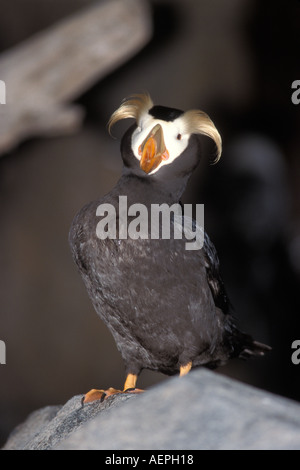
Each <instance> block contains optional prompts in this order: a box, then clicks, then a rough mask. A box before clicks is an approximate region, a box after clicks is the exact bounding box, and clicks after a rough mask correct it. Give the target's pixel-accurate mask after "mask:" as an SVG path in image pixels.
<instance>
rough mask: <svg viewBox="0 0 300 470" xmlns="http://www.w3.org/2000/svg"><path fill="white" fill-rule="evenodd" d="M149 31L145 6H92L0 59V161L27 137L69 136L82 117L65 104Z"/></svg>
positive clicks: (113, 0) (137, 1) (128, 2)
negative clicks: (0, 87) (0, 89)
mask: <svg viewBox="0 0 300 470" xmlns="http://www.w3.org/2000/svg"><path fill="white" fill-rule="evenodd" d="M151 30H152V28H151V16H150V12H149V8H148V5H147V3H146V1H144V0H106V1H97V2H96V3H95V4H94V5H93V6H91V7H89V8H86V9H85V10H83V11H81V12H79V13H76V14H74V15H73V16H72V17H69V18H67V19H65V20H63V21H61V22H59V23H58V24H56V25H54V26H52V27H50V28H49V29H47V30H44V31H42V32H41V33H39V34H37V35H35V36H33V37H31V38H30V39H28V40H27V41H24V42H23V43H21V44H20V45H17V46H16V47H14V48H12V49H10V50H8V51H5V53H3V54H2V55H0V79H1V80H2V81H3V82H4V83H5V85H6V104H0V155H1V154H3V153H5V152H7V151H9V150H10V149H12V148H13V147H15V146H16V145H17V144H18V143H19V142H20V141H22V140H23V139H24V138H27V137H29V136H36V135H49V134H50V135H51V134H54V135H57V134H62V133H68V132H74V131H75V130H76V129H77V128H78V127H79V126H80V124H81V122H82V118H83V114H84V112H83V110H82V109H80V108H79V107H77V106H74V105H72V104H70V101H72V100H74V99H75V98H76V97H78V96H80V94H82V93H83V92H84V91H86V90H87V89H88V88H89V87H91V86H92V85H93V84H94V83H95V82H97V81H98V80H99V79H101V78H102V77H104V76H105V75H107V74H108V73H110V72H111V71H112V70H114V69H116V68H117V67H118V66H119V65H121V64H122V63H124V62H126V61H127V60H128V59H129V58H130V57H132V56H133V55H134V54H135V53H137V52H138V51H139V50H140V49H141V48H142V47H143V46H144V45H145V44H146V43H147V42H148V41H149V39H150V37H151V32H152V31H151Z"/></svg>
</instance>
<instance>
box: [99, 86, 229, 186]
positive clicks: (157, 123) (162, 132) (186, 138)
mask: <svg viewBox="0 0 300 470" xmlns="http://www.w3.org/2000/svg"><path fill="white" fill-rule="evenodd" d="M126 118H133V119H135V124H134V125H132V126H131V127H130V128H129V129H128V131H127V132H126V133H125V135H124V136H123V138H122V143H121V151H122V158H123V161H124V165H125V168H128V169H130V171H131V172H134V173H135V174H138V175H139V176H144V177H145V176H149V177H150V176H151V177H152V176H153V177H155V178H157V177H158V176H159V175H161V176H164V177H168V176H169V177H170V176H178V177H181V176H185V175H188V174H191V173H192V171H193V170H194V169H195V168H196V166H197V165H198V163H199V161H200V157H201V150H200V138H199V137H200V135H206V136H208V137H210V138H211V139H213V140H214V142H215V144H216V147H217V156H216V159H215V161H218V160H219V158H220V156H221V149H222V141H221V137H220V134H219V132H218V130H217V129H216V127H215V125H214V123H213V122H212V120H211V119H210V118H209V116H208V115H207V114H206V113H204V112H203V111H200V110H194V109H193V110H189V111H186V112H184V111H180V110H178V109H173V108H168V107H165V106H156V105H154V104H153V102H152V100H151V98H150V96H149V95H148V94H141V95H133V96H131V97H129V98H126V99H125V100H124V101H123V102H122V104H121V106H120V107H119V108H118V109H117V110H116V111H115V112H114V113H113V115H112V116H111V118H110V120H109V124H108V126H109V130H110V129H111V127H112V126H113V125H114V124H115V123H116V122H117V121H119V120H121V119H126Z"/></svg>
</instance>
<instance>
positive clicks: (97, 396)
mask: <svg viewBox="0 0 300 470" xmlns="http://www.w3.org/2000/svg"><path fill="white" fill-rule="evenodd" d="M137 377H138V376H137V375H136V374H128V375H127V377H126V380H125V384H124V388H123V391H122V390H116V389H115V388H112V387H110V388H108V389H107V390H97V389H95V388H93V389H92V390H90V391H89V392H88V393H86V394H85V395H84V397H83V399H82V404H84V403H89V402H91V401H96V400H101V401H103V400H105V399H106V398H107V397H109V396H111V395H116V394H117V393H141V392H143V391H144V390H141V389H139V388H135V385H136V381H137Z"/></svg>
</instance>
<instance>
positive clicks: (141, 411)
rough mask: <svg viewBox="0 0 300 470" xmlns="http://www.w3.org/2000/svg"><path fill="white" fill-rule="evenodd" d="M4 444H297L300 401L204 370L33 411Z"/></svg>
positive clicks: (137, 447) (160, 447)
mask: <svg viewBox="0 0 300 470" xmlns="http://www.w3.org/2000/svg"><path fill="white" fill-rule="evenodd" d="M4 449H7V450H10V449H31V450H38V449H39V450H45V449H61V450H72V449H74V450H75V449H82V450H86V449H91V450H92V449H95V450H96V449H105V450H132V449H134V450H142V449H153V450H157V449H158V450H166V449H173V450H175V449H236V450H238V449H300V405H299V404H298V403H296V402H294V401H291V400H287V399H285V398H281V397H279V396H276V395H272V394H270V393H267V392H264V391H261V390H258V389H255V388H253V387H250V386H248V385H245V384H242V383H240V382H237V381H234V380H232V379H229V378H226V377H223V376H221V375H219V374H216V373H213V372H210V371H207V370H201V369H199V370H195V371H193V372H191V373H190V374H188V375H187V376H186V377H183V378H178V377H173V378H171V379H166V381H165V382H163V383H161V384H159V385H157V386H155V387H152V388H151V389H149V390H148V391H147V392H146V393H145V394H140V395H131V394H124V395H116V396H115V397H109V398H108V399H107V400H105V401H104V402H103V403H99V402H94V403H89V404H87V405H85V406H84V407H82V406H81V396H75V397H73V398H72V399H71V400H69V401H68V402H67V403H66V404H65V405H64V406H62V407H57V406H56V407H55V406H52V407H46V408H43V409H41V410H38V411H35V412H34V413H32V414H31V415H30V416H29V417H28V418H27V420H26V421H25V422H24V423H23V424H21V425H20V426H18V427H17V428H16V429H15V430H14V431H13V433H12V435H11V436H10V437H9V439H8V441H7V443H6V445H5V446H4Z"/></svg>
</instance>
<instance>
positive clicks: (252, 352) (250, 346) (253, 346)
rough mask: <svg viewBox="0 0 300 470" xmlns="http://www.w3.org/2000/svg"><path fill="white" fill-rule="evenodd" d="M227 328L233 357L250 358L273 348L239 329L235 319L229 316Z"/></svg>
mask: <svg viewBox="0 0 300 470" xmlns="http://www.w3.org/2000/svg"><path fill="white" fill-rule="evenodd" d="M225 330H226V332H227V333H229V335H228V336H227V340H228V343H229V345H230V350H231V357H239V358H240V359H248V358H250V357H252V356H264V355H265V354H266V353H267V352H269V351H271V350H272V348H271V347H270V346H268V345H267V344H263V343H259V342H258V341H255V340H254V339H253V338H252V336H250V335H247V334H246V333H243V332H241V331H240V330H238V328H236V326H235V324H234V321H233V319H229V318H228V322H227V324H226V327H225Z"/></svg>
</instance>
